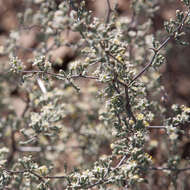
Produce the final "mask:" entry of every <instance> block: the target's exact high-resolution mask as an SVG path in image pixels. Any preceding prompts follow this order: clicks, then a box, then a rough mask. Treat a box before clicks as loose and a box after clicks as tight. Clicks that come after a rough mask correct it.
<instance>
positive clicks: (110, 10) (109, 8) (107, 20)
mask: <svg viewBox="0 0 190 190" xmlns="http://www.w3.org/2000/svg"><path fill="white" fill-rule="evenodd" d="M107 5H108V13H107V17H106V23H108V22H109V20H110V14H111V12H112V9H111V5H110V0H107Z"/></svg>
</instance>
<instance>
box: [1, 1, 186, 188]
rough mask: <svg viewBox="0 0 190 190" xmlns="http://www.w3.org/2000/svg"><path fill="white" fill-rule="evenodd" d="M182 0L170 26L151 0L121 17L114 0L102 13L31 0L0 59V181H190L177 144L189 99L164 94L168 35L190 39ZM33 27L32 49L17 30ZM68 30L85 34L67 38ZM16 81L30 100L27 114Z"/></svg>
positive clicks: (139, 184) (49, 184) (77, 4)
mask: <svg viewBox="0 0 190 190" xmlns="http://www.w3.org/2000/svg"><path fill="white" fill-rule="evenodd" d="M172 2H173V1H171V4H172ZM160 3H162V2H160ZM182 3H183V5H184V10H183V11H179V10H177V11H176V18H175V19H171V20H169V21H167V22H165V24H164V27H165V31H163V30H162V32H161V31H155V32H153V18H154V17H155V15H156V13H157V11H158V10H159V3H155V2H154V1H137V0H133V1H131V9H132V17H129V16H126V17H120V16H119V12H118V9H117V8H118V7H117V5H116V6H115V9H113V8H111V6H110V2H109V0H107V6H108V14H107V16H106V18H105V19H101V18H96V17H95V16H93V14H92V13H93V12H92V11H90V10H89V9H88V8H87V6H86V5H85V1H73V0H72V1H71V0H70V1H62V2H59V1H56V0H47V1H44V0H30V1H28V0H27V1H25V2H24V5H25V7H26V10H25V11H24V12H23V13H19V14H18V18H19V20H20V27H19V28H18V29H17V30H14V31H12V32H11V33H10V36H9V38H8V40H7V43H6V44H5V46H4V52H3V53H4V54H5V55H8V56H9V61H8V63H9V65H8V64H7V63H5V64H2V65H1V67H2V70H3V72H2V74H1V78H0V80H1V84H0V85H1V91H0V96H1V99H0V109H1V113H2V116H1V119H0V138H1V143H0V145H1V148H0V170H1V172H0V188H1V189H93V188H94V189H147V188H150V187H151V186H152V189H157V188H162V189H169V188H173V189H178V188H179V187H181V186H183V188H184V189H188V187H190V186H189V184H188V182H187V181H186V180H188V173H187V172H188V171H189V161H188V159H184V158H183V156H182V154H181V152H180V149H181V147H182V145H183V143H184V142H186V141H188V136H187V133H188V130H189V123H190V108H189V107H188V106H185V105H178V104H175V102H171V101H169V100H168V99H167V97H166V93H167V91H166V90H165V86H164V84H163V82H162V72H161V71H160V68H161V67H162V66H163V65H165V64H167V62H166V57H165V55H167V53H168V51H169V50H170V48H171V47H172V46H174V42H172V43H171V40H175V41H177V42H178V43H179V44H182V45H188V42H187V41H186V33H185V31H186V30H185V28H186V27H187V28H188V27H189V23H190V13H189V11H190V10H189V1H188V0H183V1H182ZM29 7H30V8H29ZM36 28H37V29H36ZM32 30H34V31H35V32H36V31H37V32H36V33H35V35H36V39H37V45H36V46H35V48H30V49H29V48H26V47H23V46H22V45H20V44H19V43H21V44H22V42H21V41H19V39H20V36H21V35H22V33H23V32H26V31H32ZM71 33H72V34H74V35H76V36H80V38H77V40H75V41H74V42H70V41H68V40H67V38H69V35H70V34H71ZM167 36H168V37H167ZM62 47H69V48H70V50H72V51H74V54H75V55H76V57H75V59H74V60H72V61H70V63H69V65H68V68H67V69H63V68H64V66H63V65H64V62H62V61H61V59H60V58H59V57H55V56H54V53H55V50H57V49H59V48H62ZM17 50H21V51H23V52H25V51H27V52H30V53H29V55H30V56H28V57H29V58H25V59H21V58H19V56H18V54H17ZM56 65H59V67H60V68H59V69H58V71H55V68H56ZM6 70H8V72H6ZM13 90H14V91H16V92H17V96H18V97H20V98H21V99H22V100H23V101H24V102H25V105H24V108H23V109H22V108H20V109H21V112H22V113H21V114H20V115H18V110H16V111H15V109H14V108H13V106H12V105H11V104H10V102H12V99H13V98H12V96H10V94H11V92H12V91H13ZM160 99H161V100H162V102H161V101H160ZM19 113H20V112H19ZM154 131H157V134H159V135H157V137H154V136H153V133H155V132H154ZM152 138H153V139H152ZM155 150H157V151H159V152H158V154H160V158H159V157H158V155H156V154H154V152H155ZM154 156H155V157H154ZM160 172H161V173H160ZM160 175H163V176H164V179H161V177H160ZM182 178H183V181H181V182H179V179H182ZM157 179H160V180H161V182H156V180H157ZM154 184H155V185H154Z"/></svg>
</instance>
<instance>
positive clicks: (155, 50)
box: [128, 9, 190, 87]
mask: <svg viewBox="0 0 190 190" xmlns="http://www.w3.org/2000/svg"><path fill="white" fill-rule="evenodd" d="M189 14H190V9H189V10H188V12H187V14H186V16H185V17H184V19H183V21H182V23H181V24H180V25H179V26H178V27H177V28H176V29H175V30H174V32H173V35H171V36H169V37H167V38H166V40H164V42H163V43H162V44H161V45H160V47H158V48H157V49H152V50H153V51H154V55H153V57H152V59H151V61H150V63H148V64H147V65H146V66H145V67H144V68H143V69H142V71H140V73H138V74H137V75H136V76H135V77H134V78H133V79H132V80H131V82H130V83H129V84H128V87H130V86H131V85H132V84H133V82H134V81H135V80H137V79H138V78H139V77H140V76H141V75H142V74H143V73H144V72H145V71H146V70H148V69H149V67H150V66H152V64H153V62H154V60H155V58H156V56H157V55H158V53H159V52H160V50H161V49H162V48H163V47H165V46H166V45H167V44H168V42H169V41H170V40H171V39H172V38H173V37H174V36H175V35H176V32H180V31H181V30H182V27H183V25H184V23H185V21H186V19H187V17H188V16H189Z"/></svg>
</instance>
